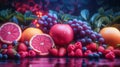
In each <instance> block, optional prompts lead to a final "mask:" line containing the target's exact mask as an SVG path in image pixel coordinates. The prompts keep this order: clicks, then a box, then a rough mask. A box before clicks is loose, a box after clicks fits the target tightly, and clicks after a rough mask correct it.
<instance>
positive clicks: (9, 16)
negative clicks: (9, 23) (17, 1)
mask: <svg viewBox="0 0 120 67" xmlns="http://www.w3.org/2000/svg"><path fill="white" fill-rule="evenodd" d="M14 15H15V13H11V14H9V15H8V16H7V17H6V20H10V19H11V18H12V17H13V16H14Z"/></svg>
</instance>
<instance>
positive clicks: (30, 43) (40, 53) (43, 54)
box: [29, 34, 54, 56]
mask: <svg viewBox="0 0 120 67" xmlns="http://www.w3.org/2000/svg"><path fill="white" fill-rule="evenodd" d="M37 36H46V37H48V38H49V39H50V41H51V43H52V46H51V48H52V47H54V41H53V39H52V38H51V36H49V35H48V34H36V35H34V36H33V37H32V38H31V39H30V41H29V45H30V47H31V48H32V49H33V50H34V51H36V52H37V53H38V54H39V55H41V56H46V55H48V54H49V51H48V52H47V53H42V52H41V51H40V50H37V49H35V48H34V47H33V46H32V40H33V39H34V38H35V37H37Z"/></svg>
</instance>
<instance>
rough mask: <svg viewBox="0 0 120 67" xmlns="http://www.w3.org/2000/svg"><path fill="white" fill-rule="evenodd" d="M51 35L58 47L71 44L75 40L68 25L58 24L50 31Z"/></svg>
mask: <svg viewBox="0 0 120 67" xmlns="http://www.w3.org/2000/svg"><path fill="white" fill-rule="evenodd" d="M50 35H51V37H52V38H53V40H54V41H55V44H56V45H59V46H63V45H67V44H69V43H70V42H71V41H72V40H73V38H74V34H73V30H72V28H71V27H70V26H69V25H68V24H56V25H54V26H53V27H52V28H51V29H50Z"/></svg>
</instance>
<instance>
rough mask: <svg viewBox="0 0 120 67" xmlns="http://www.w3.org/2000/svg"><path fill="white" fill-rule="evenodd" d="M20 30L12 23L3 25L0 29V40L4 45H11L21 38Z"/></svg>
mask: <svg viewBox="0 0 120 67" xmlns="http://www.w3.org/2000/svg"><path fill="white" fill-rule="evenodd" d="M21 33H22V30H21V28H20V27H19V26H18V25H17V24H15V23H12V22H7V23H4V24H3V25H2V26H1V27H0V40H1V41H2V42H4V43H8V44H11V43H12V42H13V41H18V40H20V38H21Z"/></svg>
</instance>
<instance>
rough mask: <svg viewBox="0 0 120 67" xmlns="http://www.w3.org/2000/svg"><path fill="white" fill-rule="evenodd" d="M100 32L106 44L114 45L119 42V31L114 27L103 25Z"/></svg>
mask: <svg viewBox="0 0 120 67" xmlns="http://www.w3.org/2000/svg"><path fill="white" fill-rule="evenodd" d="M100 34H101V35H102V37H103V38H104V39H105V42H106V44H108V45H111V46H114V47H115V46H116V45H117V44H120V31H119V30H118V29H117V28H115V27H105V28H103V29H101V31H100Z"/></svg>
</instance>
